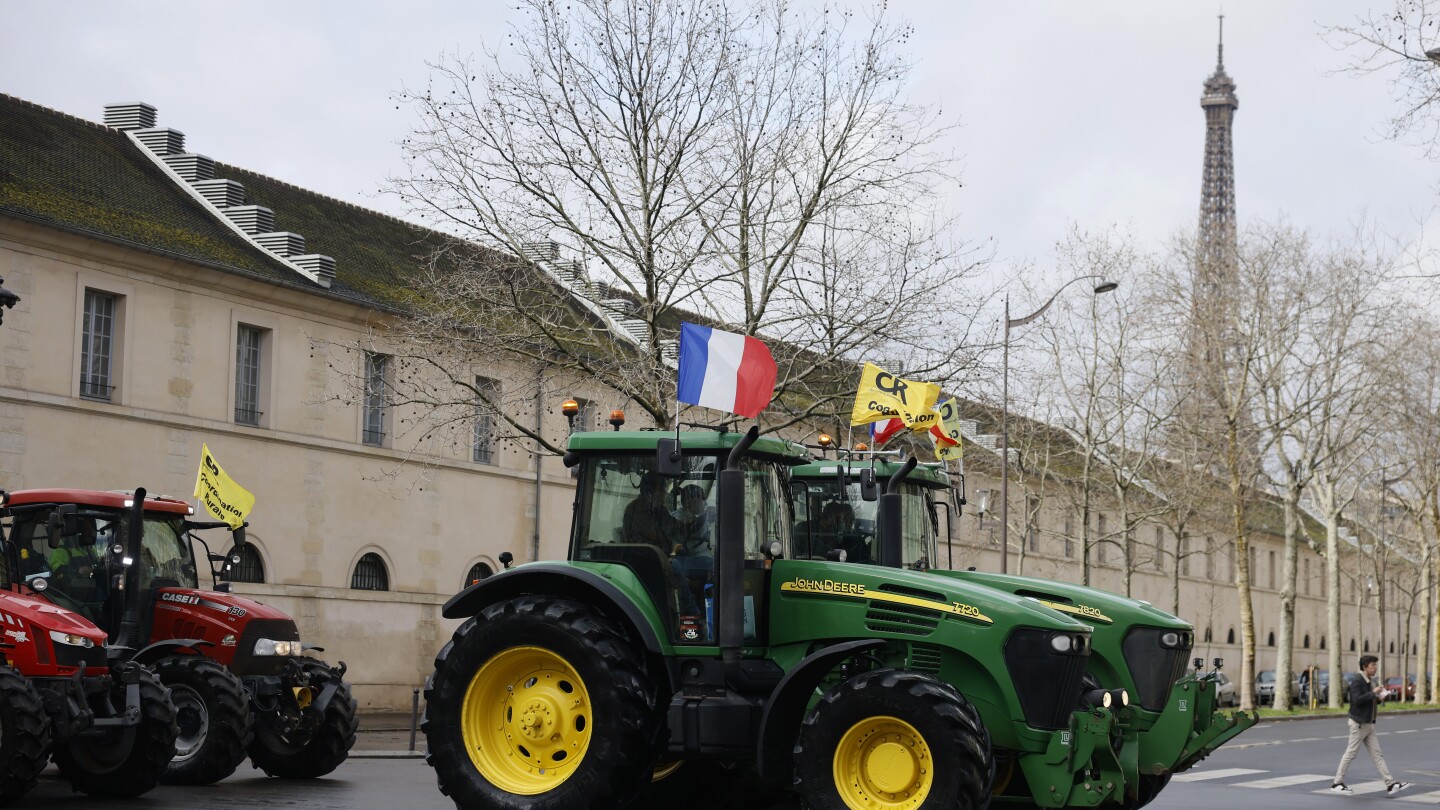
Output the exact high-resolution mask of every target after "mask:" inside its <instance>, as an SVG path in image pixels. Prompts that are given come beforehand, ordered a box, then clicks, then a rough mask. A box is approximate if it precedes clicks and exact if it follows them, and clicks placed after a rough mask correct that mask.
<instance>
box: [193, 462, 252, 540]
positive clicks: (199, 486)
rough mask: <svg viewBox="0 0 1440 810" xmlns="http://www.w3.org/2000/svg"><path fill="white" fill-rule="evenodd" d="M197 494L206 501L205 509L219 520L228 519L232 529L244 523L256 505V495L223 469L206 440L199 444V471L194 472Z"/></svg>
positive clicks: (226, 520) (202, 500) (227, 521)
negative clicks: (205, 442)
mask: <svg viewBox="0 0 1440 810" xmlns="http://www.w3.org/2000/svg"><path fill="white" fill-rule="evenodd" d="M195 497H197V498H199V499H200V500H201V502H203V503H204V504H205V509H206V510H207V511H208V512H209V513H210V514H212V515H214V516H215V519H216V520H223V521H225V522H226V523H228V524H230V528H232V529H238V528H240V527H241V526H242V525H244V523H245V516H246V515H248V514H250V510H251V509H253V508H254V507H255V496H254V495H251V494H250V493H249V492H248V491H246V489H245V488H244V487H242V486H240V485H239V484H237V483H235V479H233V478H231V477H230V476H228V475H226V474H225V471H224V470H222V469H220V465H219V464H218V463H216V461H215V457H214V456H212V455H210V448H209V447H208V446H207V445H204V444H202V445H200V472H199V474H197V475H196V476H195Z"/></svg>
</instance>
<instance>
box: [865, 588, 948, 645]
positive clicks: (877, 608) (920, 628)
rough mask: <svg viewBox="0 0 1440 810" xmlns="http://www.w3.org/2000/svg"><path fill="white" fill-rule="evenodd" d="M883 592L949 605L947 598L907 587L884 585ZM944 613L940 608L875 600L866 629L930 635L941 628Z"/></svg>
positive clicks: (867, 617) (912, 634)
mask: <svg viewBox="0 0 1440 810" xmlns="http://www.w3.org/2000/svg"><path fill="white" fill-rule="evenodd" d="M878 590H879V591H880V592H881V593H894V594H899V595H901V596H909V597H912V598H915V599H924V600H926V601H930V602H938V603H940V604H942V605H943V604H946V601H945V595H944V594H940V593H935V592H933V591H926V590H921V589H919V588H907V587H905V586H903V585H890V584H886V585H881V586H880V587H879V588H878ZM941 615H942V614H941V613H940V611H939V610H938V609H932V608H927V607H921V606H919V605H902V604H897V603H895V602H885V601H882V600H879V599H875V600H872V601H871V602H870V607H869V609H868V610H866V611H865V627H866V629H868V630H870V631H871V632H874V633H899V634H901V635H907V636H928V635H930V634H931V633H933V632H935V628H937V627H939V626H940V617H941Z"/></svg>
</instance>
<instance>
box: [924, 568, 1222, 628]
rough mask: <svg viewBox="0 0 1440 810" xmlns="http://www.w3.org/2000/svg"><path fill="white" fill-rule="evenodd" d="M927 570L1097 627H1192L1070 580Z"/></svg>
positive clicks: (1133, 601)
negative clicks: (1026, 599)
mask: <svg viewBox="0 0 1440 810" xmlns="http://www.w3.org/2000/svg"><path fill="white" fill-rule="evenodd" d="M930 573H931V574H937V575H940V576H943V577H946V578H950V579H955V580H959V581H962V582H968V583H973V584H975V585H981V586H984V587H987V588H995V589H997V590H1001V591H1005V592H1007V593H1011V594H1015V595H1016V596H1020V597H1031V598H1032V599H1036V600H1038V601H1039V602H1040V603H1041V604H1043V605H1045V606H1046V607H1048V608H1051V609H1053V610H1058V611H1060V612H1062V613H1066V614H1069V615H1071V616H1074V617H1075V618H1077V619H1080V620H1081V621H1083V622H1086V623H1088V624H1092V625H1094V626H1095V628H1096V630H1097V631H1099V630H1102V629H1103V628H1105V627H1107V626H1118V627H1131V626H1134V625H1145V626H1147V627H1163V628H1165V629H1167V630H1191V629H1193V628H1192V627H1191V625H1190V623H1189V622H1186V621H1185V620H1183V619H1181V618H1179V617H1177V616H1173V615H1171V614H1169V613H1166V612H1165V611H1163V610H1160V609H1159V608H1157V607H1155V606H1154V605H1151V604H1150V603H1149V602H1143V601H1141V600H1139V599H1130V598H1127V597H1124V596H1120V595H1119V594H1113V593H1110V592H1109V591H1102V590H1099V589H1098V588H1087V587H1085V586H1083V585H1075V584H1073V583H1070V582H1057V581H1055V580H1050V579H1039V578H1037V577H1020V576H1014V575H1012V574H991V573H986V572H984V571H942V570H938V569H936V570H932V571H930Z"/></svg>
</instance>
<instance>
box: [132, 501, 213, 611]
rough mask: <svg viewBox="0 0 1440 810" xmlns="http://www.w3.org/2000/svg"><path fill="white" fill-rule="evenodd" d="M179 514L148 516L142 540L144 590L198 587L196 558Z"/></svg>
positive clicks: (141, 580) (141, 586)
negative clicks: (193, 555) (192, 553)
mask: <svg viewBox="0 0 1440 810" xmlns="http://www.w3.org/2000/svg"><path fill="white" fill-rule="evenodd" d="M182 526H183V520H182V519H181V518H180V517H179V516H178V515H176V516H169V515H167V516H163V517H162V516H158V515H157V516H152V515H146V516H145V531H144V534H143V535H142V536H141V540H140V559H138V560H136V561H135V564H137V565H139V566H140V591H141V593H149V592H150V590H151V589H152V588H197V587H199V584H198V579H197V576H196V573H195V560H194V558H193V557H192V556H191V553H190V545H189V543H188V542H187V541H186V537H185V534H184V532H183V531H182Z"/></svg>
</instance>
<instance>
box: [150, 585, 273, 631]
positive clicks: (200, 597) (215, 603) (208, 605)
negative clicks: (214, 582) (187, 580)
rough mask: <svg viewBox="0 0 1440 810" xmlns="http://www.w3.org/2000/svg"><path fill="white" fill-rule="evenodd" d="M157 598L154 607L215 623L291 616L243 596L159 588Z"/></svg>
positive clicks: (192, 589) (188, 589)
mask: <svg viewBox="0 0 1440 810" xmlns="http://www.w3.org/2000/svg"><path fill="white" fill-rule="evenodd" d="M158 594H159V595H158V596H157V597H156V606H157V607H164V606H166V605H169V606H172V607H183V608H189V609H191V610H195V611H197V612H199V613H201V614H202V615H209V616H210V617H212V618H214V619H215V620H216V621H221V620H224V621H229V622H230V623H234V622H235V621H237V620H250V619H284V620H286V621H290V620H291V619H290V614H288V613H286V612H284V611H282V610H276V609H275V608H273V607H270V606H269V605H267V604H265V603H264V602H257V601H256V600H254V599H250V598H247V597H244V596H236V595H235V594H233V593H222V592H220V591H202V590H199V589H197V588H161V589H160V590H159V592H158Z"/></svg>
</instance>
